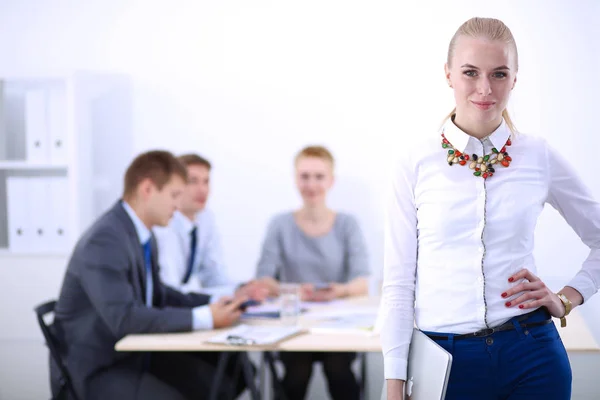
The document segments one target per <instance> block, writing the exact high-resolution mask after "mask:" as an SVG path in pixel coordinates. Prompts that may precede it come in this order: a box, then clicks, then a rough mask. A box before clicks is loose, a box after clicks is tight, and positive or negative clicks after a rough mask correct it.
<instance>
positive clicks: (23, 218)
mask: <svg viewBox="0 0 600 400" xmlns="http://www.w3.org/2000/svg"><path fill="white" fill-rule="evenodd" d="M6 196H7V206H8V207H7V211H8V248H9V250H10V251H14V252H26V251H30V242H31V239H32V237H33V236H32V232H31V230H30V219H29V216H30V214H29V201H30V199H31V197H30V196H29V179H28V178H25V177H17V176H9V177H7V178H6Z"/></svg>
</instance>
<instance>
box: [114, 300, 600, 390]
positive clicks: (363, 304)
mask: <svg viewBox="0 0 600 400" xmlns="http://www.w3.org/2000/svg"><path fill="white" fill-rule="evenodd" d="M378 307H379V298H377V297H358V298H353V299H347V300H336V301H334V302H332V303H321V304H314V305H311V306H310V308H309V309H308V310H307V311H306V312H304V313H303V314H302V315H301V316H300V318H299V320H298V325H299V327H300V328H301V329H302V332H301V333H299V334H296V335H294V336H291V337H289V338H286V339H284V340H282V341H280V342H277V343H273V344H268V345H231V344H214V343H207V341H208V340H209V339H211V338H213V337H215V336H216V335H220V334H222V333H223V332H226V331H228V330H229V329H231V328H225V329H217V330H209V331H194V332H184V333H167V334H136V335H128V336H126V337H124V338H123V339H121V340H120V341H119V342H117V344H116V345H115V349H116V350H117V351H125V352H133V351H150V352H155V351H170V352H174V351H185V352H210V351H219V352H222V357H221V359H220V362H219V365H218V366H217V373H216V378H215V382H216V384H215V385H213V390H212V392H211V398H217V397H216V396H217V390H218V386H219V385H220V379H222V377H223V373H224V368H225V365H226V363H227V359H228V357H229V355H230V354H231V353H232V352H238V353H240V355H241V356H242V357H241V363H242V366H241V369H242V373H244V376H245V378H246V383H247V384H248V385H249V389H250V392H251V396H252V399H253V400H258V399H260V392H259V390H258V388H257V387H256V385H255V384H254V379H253V375H252V371H251V367H250V361H249V359H248V357H247V352H262V353H263V355H264V357H265V361H266V363H265V364H266V365H267V366H268V367H269V369H270V372H271V374H272V375H274V376H273V382H274V385H275V386H276V387H275V390H276V391H280V390H281V388H280V387H279V388H278V387H277V386H278V385H279V382H278V379H277V377H276V375H275V368H274V365H273V364H274V354H276V352H284V351H288V352H294V351H310V352H356V353H362V354H364V353H376V352H381V342H380V338H379V335H378V334H377V333H376V331H377V329H375V330H374V331H373V332H372V333H368V332H358V331H357V332H353V331H343V332H340V333H339V334H336V333H335V332H317V331H315V330H313V329H312V328H313V327H314V326H316V325H317V324H319V323H320V322H322V321H323V320H327V319H329V318H332V317H334V316H336V315H345V314H351V313H353V312H373V313H376V312H377V309H378ZM578 311H579V310H578V309H575V310H573V312H572V313H571V314H570V315H569V317H568V324H567V327H565V328H561V327H560V321H559V320H557V319H554V323H555V324H556V326H557V328H558V332H559V333H560V336H561V339H562V341H563V343H564V345H565V348H566V349H567V351H568V352H599V353H600V346H599V345H598V343H597V342H596V340H595V339H594V337H593V336H592V334H591V332H590V330H589V328H588V327H587V325H586V323H585V320H584V319H583V317H582V316H581V314H580V313H579V312H578ZM321 317H322V318H321ZM242 323H244V324H248V325H261V326H269V325H272V326H280V321H279V320H277V319H272V318H247V319H244V320H243V321H242ZM363 361H364V360H363ZM362 367H363V377H362V378H363V383H362V385H363V390H364V378H365V376H364V375H365V366H364V362H363V366H362ZM382 383H383V379H382Z"/></svg>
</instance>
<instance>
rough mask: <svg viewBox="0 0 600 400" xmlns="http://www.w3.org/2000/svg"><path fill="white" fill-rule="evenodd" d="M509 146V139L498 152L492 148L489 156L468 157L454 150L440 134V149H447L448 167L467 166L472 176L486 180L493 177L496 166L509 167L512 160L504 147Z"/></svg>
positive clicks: (510, 143) (475, 155) (474, 155)
mask: <svg viewBox="0 0 600 400" xmlns="http://www.w3.org/2000/svg"><path fill="white" fill-rule="evenodd" d="M510 145H512V141H511V138H510V137H509V138H508V140H507V141H506V144H505V145H504V146H503V147H502V148H501V149H500V150H498V149H497V148H496V147H494V148H492V152H491V153H489V154H484V155H482V156H478V155H477V154H473V155H472V156H469V155H468V154H463V153H461V152H460V151H458V150H457V149H456V148H454V146H453V145H452V143H450V142H449V141H448V139H446V136H445V135H444V134H443V133H442V148H444V149H447V157H446V161H447V162H448V165H449V166H453V165H454V164H459V165H460V166H465V165H468V166H469V169H472V170H473V175H474V176H477V177H481V178H483V179H488V178H491V177H492V176H494V174H495V173H496V167H497V165H498V164H500V165H502V166H503V167H505V168H508V167H509V166H510V163H511V162H512V158H511V157H510V156H509V155H508V152H507V151H506V147H507V146H510Z"/></svg>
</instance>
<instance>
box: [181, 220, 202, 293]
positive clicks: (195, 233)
mask: <svg viewBox="0 0 600 400" xmlns="http://www.w3.org/2000/svg"><path fill="white" fill-rule="evenodd" d="M190 236H191V239H192V240H191V241H190V256H189V257H188V262H187V269H186V271H185V275H184V276H183V280H182V281H181V283H187V282H188V281H189V280H190V276H192V270H193V269H194V259H195V258H196V247H197V244H198V227H197V226H194V228H193V229H192V231H191V232H190Z"/></svg>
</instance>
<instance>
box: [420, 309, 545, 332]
mask: <svg viewBox="0 0 600 400" xmlns="http://www.w3.org/2000/svg"><path fill="white" fill-rule="evenodd" d="M540 311H542V312H544V314H546V316H547V317H548V319H546V320H544V321H536V322H529V323H524V324H519V325H520V326H521V328H533V327H534V326H543V325H548V324H549V323H551V322H552V318H551V317H550V314H549V313H548V311H546V310H545V309H543V308H542V309H538V310H535V311H532V312H530V313H527V314H523V315H521V316H519V317H517V322H520V321H525V320H526V319H528V318H530V317H531V316H532V315H533V314H537V313H539V312H540ZM513 329H515V325H514V324H513V321H512V319H511V320H509V321H507V322H505V323H504V324H502V325H500V326H497V327H495V328H486V329H482V330H480V331H477V332H473V333H463V334H460V335H454V340H460V339H468V338H481V337H486V336H490V335H491V334H493V333H496V332H502V331H510V330H513ZM427 336H429V337H430V338H431V339H436V340H447V339H448V337H449V335H444V336H442V335H430V334H427Z"/></svg>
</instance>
